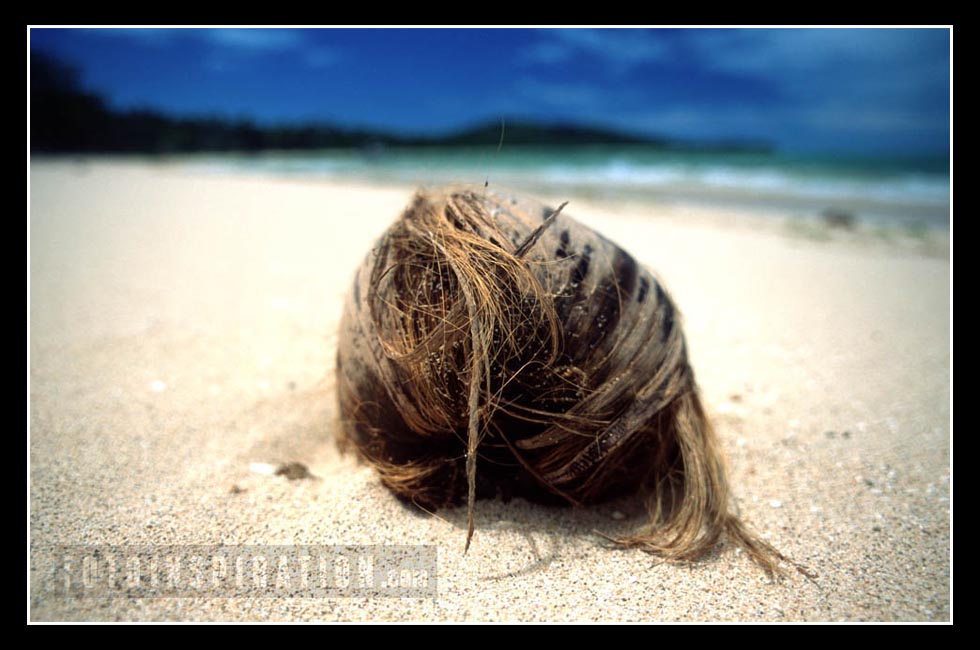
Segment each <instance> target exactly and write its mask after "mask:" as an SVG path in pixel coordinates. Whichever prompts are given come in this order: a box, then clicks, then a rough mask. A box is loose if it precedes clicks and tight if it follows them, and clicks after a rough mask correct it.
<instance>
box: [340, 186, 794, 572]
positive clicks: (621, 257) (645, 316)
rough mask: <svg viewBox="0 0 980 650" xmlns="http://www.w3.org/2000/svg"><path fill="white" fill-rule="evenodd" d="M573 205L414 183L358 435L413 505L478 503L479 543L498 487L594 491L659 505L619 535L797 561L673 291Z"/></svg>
mask: <svg viewBox="0 0 980 650" xmlns="http://www.w3.org/2000/svg"><path fill="white" fill-rule="evenodd" d="M563 207H564V205H562V206H561V207H560V208H558V209H552V208H549V207H546V206H544V205H541V204H539V203H536V202H534V201H531V200H528V199H524V198H520V197H516V196H511V195H506V194H500V193H496V192H493V191H489V190H475V191H471V190H466V189H443V190H438V191H431V192H430V191H419V192H418V193H417V194H416V195H415V197H414V199H413V200H412V202H411V204H410V205H409V206H408V208H407V209H406V210H405V212H404V213H403V214H402V215H401V216H400V217H399V218H398V219H397V220H396V221H395V223H394V224H392V226H391V227H390V228H389V229H388V230H387V231H386V232H385V233H384V235H383V236H382V237H381V239H380V240H379V241H378V242H377V244H376V245H375V247H374V248H373V249H372V250H371V252H370V253H369V254H368V256H367V258H366V259H365V260H364V263H363V264H362V265H361V267H360V269H359V270H358V271H357V275H356V277H355V280H354V284H353V287H352V289H351V291H350V293H349V294H348V297H347V302H346V306H345V309H344V315H343V319H342V322H341V326H340V339H339V349H338V358H337V375H338V392H339V400H340V412H341V420H342V427H341V429H342V430H341V433H340V440H339V442H340V445H341V448H342V449H349V448H351V447H353V448H354V449H356V451H357V453H358V454H359V455H360V456H361V457H362V458H363V459H364V460H366V461H367V462H368V463H369V464H370V465H372V466H373V467H374V468H375V469H376V470H377V471H378V473H379V474H380V476H381V481H382V482H383V483H384V485H386V486H387V487H388V488H389V489H391V490H392V491H393V492H394V493H395V494H397V495H398V496H399V497H402V498H403V499H405V500H408V501H411V502H413V503H416V504H418V505H420V506H422V507H424V508H427V509H436V508H442V507H447V506H454V505H461V504H463V503H465V504H466V505H467V508H468V526H467V534H466V548H468V547H469V543H470V539H471V538H472V535H473V529H474V523H473V512H474V507H475V502H476V500H477V499H479V498H484V497H494V496H497V495H503V496H505V497H511V496H521V497H524V498H526V499H529V500H533V501H538V502H557V503H565V504H570V505H587V504H595V503H598V502H601V501H603V500H607V499H611V498H613V497H617V496H622V495H625V494H630V493H636V492H641V491H642V492H644V493H645V494H646V495H647V499H648V509H649V516H648V519H647V521H646V523H644V524H643V525H642V526H640V527H639V528H638V529H637V530H635V531H633V532H632V533H631V534H629V535H627V536H624V537H619V538H610V539H612V540H613V541H614V542H616V543H617V544H620V545H622V546H626V547H636V548H641V549H644V550H646V551H650V552H652V553H655V554H658V555H660V556H662V557H664V558H666V559H670V560H695V559H697V558H699V557H701V556H702V555H704V554H705V553H707V552H708V551H710V550H711V549H712V548H714V547H715V546H716V544H717V543H718V542H719V541H720V540H721V539H723V538H724V537H727V538H728V539H730V540H731V541H733V542H734V543H735V544H737V545H739V546H741V547H742V548H744V549H745V551H746V552H747V553H748V554H749V556H750V557H751V558H753V559H754V560H755V561H756V562H757V563H759V564H760V565H761V566H762V567H763V568H765V569H766V570H767V571H768V572H770V573H771V574H776V573H780V561H781V560H787V558H785V557H784V556H783V555H782V554H781V553H779V552H778V551H777V550H776V549H774V548H773V547H772V546H770V545H769V544H768V543H767V542H765V541H763V540H762V539H760V538H759V537H757V536H756V535H754V534H753V533H752V532H750V531H749V530H748V529H747V528H746V526H745V525H744V524H743V523H742V522H741V521H740V520H739V519H738V517H736V516H735V515H734V514H733V513H732V512H731V511H730V509H729V499H730V495H729V487H728V483H727V481H726V473H725V465H724V461H723V457H722V454H721V450H720V447H719V443H718V440H717V438H716V436H715V433H714V430H713V429H712V426H711V423H710V422H709V420H708V419H707V417H706V415H705V412H704V408H703V406H702V404H701V400H700V398H699V396H698V388H697V385H696V384H695V380H694V373H693V371H692V369H691V366H690V364H689V363H688V358H687V350H686V347H685V341H684V334H683V332H682V330H681V323H680V315H679V313H678V311H677V308H676V306H675V305H674V302H673V301H672V299H671V297H670V296H669V295H668V293H667V292H666V290H665V289H664V288H663V286H662V285H661V283H660V282H658V281H657V279H656V278H654V276H653V275H652V274H651V273H650V272H649V271H648V270H646V269H645V268H643V267H642V266H640V265H638V264H637V263H636V261H635V260H634V259H633V258H632V257H631V256H630V255H629V254H627V253H626V252H625V251H624V250H623V249H621V248H620V247H619V246H617V245H616V244H615V243H613V242H611V241H609V240H608V239H606V238H605V237H603V236H602V235H600V234H599V233H597V232H595V231H594V230H592V229H590V228H588V227H587V226H584V225H583V224H581V223H579V222H577V221H575V220H574V219H572V218H570V217H568V216H566V215H565V214H563V213H562V208H563ZM798 568H800V567H799V566H798Z"/></svg>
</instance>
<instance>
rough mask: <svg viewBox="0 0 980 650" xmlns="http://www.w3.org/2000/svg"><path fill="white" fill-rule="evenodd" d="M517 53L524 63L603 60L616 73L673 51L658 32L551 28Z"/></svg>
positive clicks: (665, 56)
mask: <svg viewBox="0 0 980 650" xmlns="http://www.w3.org/2000/svg"><path fill="white" fill-rule="evenodd" d="M541 34H542V35H543V37H544V38H543V39H542V40H540V41H538V42H536V43H534V44H532V45H531V46H529V47H528V48H527V49H526V50H524V51H523V52H521V53H520V54H519V55H518V60H519V61H520V62H522V63H537V64H544V65H551V64H559V63H565V62H567V61H570V60H573V59H574V58H576V57H582V58H588V59H592V60H597V61H601V62H602V63H604V64H607V65H609V66H611V67H612V68H613V69H614V71H616V72H625V71H628V70H629V69H631V68H633V67H635V66H637V65H641V64H647V63H655V62H660V61H664V60H665V59H666V58H667V57H668V56H669V55H670V51H669V48H668V47H667V44H666V43H664V42H663V41H662V40H661V39H659V38H658V37H657V33H656V31H650V30H640V29H549V30H543V31H542V32H541Z"/></svg>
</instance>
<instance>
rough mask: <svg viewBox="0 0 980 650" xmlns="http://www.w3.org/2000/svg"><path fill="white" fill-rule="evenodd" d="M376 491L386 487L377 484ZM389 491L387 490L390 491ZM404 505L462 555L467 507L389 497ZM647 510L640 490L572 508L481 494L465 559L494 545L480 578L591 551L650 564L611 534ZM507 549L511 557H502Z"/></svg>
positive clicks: (522, 572) (539, 567) (530, 570)
mask: <svg viewBox="0 0 980 650" xmlns="http://www.w3.org/2000/svg"><path fill="white" fill-rule="evenodd" d="M378 487H379V489H383V490H385V491H386V492H387V489H386V488H384V487H383V486H381V485H379V486H378ZM389 494H390V493H389ZM391 498H392V499H395V500H397V501H398V502H399V503H401V504H402V507H403V508H404V511H405V513H406V514H407V515H410V516H413V517H419V518H428V517H433V516H435V517H438V518H439V519H441V520H442V521H445V522H446V523H448V524H450V525H451V526H452V527H453V530H452V531H450V532H446V533H445V536H444V538H442V539H440V540H439V543H440V546H444V547H449V552H450V553H459V555H460V556H462V555H463V553H464V551H463V549H464V545H465V541H466V530H467V511H466V507H465V506H457V507H449V508H443V509H440V510H438V511H436V512H434V513H433V512H431V511H428V510H426V509H424V508H422V507H420V506H418V505H416V504H413V503H411V502H410V501H408V500H405V499H401V498H398V497H396V496H395V495H391ZM646 517H647V510H646V507H645V505H644V498H643V496H642V495H640V494H635V495H632V496H624V497H619V498H616V499H613V500H610V501H608V502H604V503H601V504H598V505H595V506H586V507H572V506H565V505H554V504H547V503H537V502H533V501H529V500H527V499H525V498H522V497H518V498H513V499H508V500H504V499H503V498H501V497H497V498H485V499H481V500H479V501H478V502H477V507H476V511H475V513H474V519H475V530H476V532H475V534H474V536H473V542H472V545H471V546H470V548H469V550H468V551H466V557H467V558H473V560H474V561H477V562H479V561H480V559H481V558H480V556H481V554H483V553H487V552H488V550H489V549H492V553H493V557H494V563H493V564H492V565H489V570H488V571H487V572H486V573H484V574H483V575H482V576H481V579H483V580H489V581H497V580H505V579H510V578H517V577H521V576H527V575H531V574H534V573H536V572H538V571H544V570H547V569H548V568H549V566H550V565H551V564H552V563H553V562H554V561H555V560H558V559H565V560H568V559H573V558H578V557H581V556H585V555H589V554H591V553H594V552H601V551H614V552H616V553H622V554H624V555H628V556H632V559H631V561H635V562H636V563H637V566H638V567H643V568H650V567H652V566H656V565H659V564H664V563H665V562H664V560H663V559H661V558H658V557H656V556H653V555H650V554H648V553H644V552H643V551H640V550H637V549H627V548H624V547H622V546H620V545H617V544H615V543H614V542H612V541H611V540H610V539H609V538H610V537H612V538H615V537H622V536H627V535H629V534H630V533H632V532H634V531H635V530H636V528H638V527H640V526H641V525H643V524H644V523H645V522H646ZM501 549H511V550H512V551H513V555H509V556H508V555H506V551H502V550H501ZM720 550H721V549H718V550H715V551H712V552H711V553H709V554H708V555H706V556H705V557H704V558H703V559H702V560H699V561H698V563H699V564H700V563H702V562H712V561H714V560H715V559H716V558H717V557H719V556H720V552H719V551H720Z"/></svg>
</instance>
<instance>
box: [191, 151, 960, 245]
mask: <svg viewBox="0 0 980 650" xmlns="http://www.w3.org/2000/svg"><path fill="white" fill-rule="evenodd" d="M188 162H192V164H193V165H195V166H197V167H199V168H200V169H201V170H202V171H209V172H217V173H228V172H233V173H257V174H263V175H268V174H272V175H282V176H293V177H306V178H309V177H313V178H323V179H338V180H358V181H369V182H379V183H392V182H395V183H407V184H418V185H432V184H437V183H470V184H477V185H480V186H482V185H483V184H484V183H485V182H489V183H490V184H491V185H492V186H497V187H509V188H514V189H519V190H527V191H532V192H540V193H546V194H547V195H549V196H563V197H564V196H567V197H568V198H569V199H574V198H576V197H589V198H593V199H600V200H609V201H616V200H627V201H643V202H651V203H694V204H703V205H710V206H716V207H731V208H744V209H751V210H754V211H757V212H762V213H771V214H773V215H778V216H783V217H793V216H799V217H808V216H817V215H819V214H820V213H821V212H823V211H824V210H827V209H836V210H843V211H847V212H850V213H852V214H854V215H855V216H856V217H857V218H858V219H859V220H862V221H882V220H884V221H900V222H905V223H915V224H918V225H922V226H928V227H934V228H944V227H945V228H948V227H949V222H950V217H951V213H950V190H951V188H950V175H949V159H948V158H946V157H940V158H924V157H920V158H911V157H905V158H903V157H871V156H867V157H861V156H848V157H840V156H828V155H812V154H810V155H807V154H789V153H738V152H735V153H732V152H725V153H718V152H711V151H703V152H702V151H693V152H692V151H671V150H664V149H657V148H651V147H645V146H625V147H624V146H604V145H592V146H577V147H574V148H569V147H561V148H547V147H521V146H507V145H506V143H505V145H504V146H503V147H502V148H501V149H500V150H497V149H496V147H485V148H476V147H474V148H453V149H437V148H431V149H381V148H378V149H367V150H349V151H336V150H334V151H319V152H302V153H263V154H257V155H251V156H244V155H208V156H201V157H195V158H194V159H193V161H188Z"/></svg>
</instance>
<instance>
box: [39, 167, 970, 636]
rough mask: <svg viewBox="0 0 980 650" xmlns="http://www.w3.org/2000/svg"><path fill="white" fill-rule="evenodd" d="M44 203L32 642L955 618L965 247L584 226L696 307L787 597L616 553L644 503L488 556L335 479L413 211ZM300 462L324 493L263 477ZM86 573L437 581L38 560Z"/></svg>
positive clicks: (726, 552)
mask: <svg viewBox="0 0 980 650" xmlns="http://www.w3.org/2000/svg"><path fill="white" fill-rule="evenodd" d="M30 180H31V188H30V201H31V203H30V341H29V353H30V404H29V409H30V430H29V436H30V447H29V451H30V458H29V471H30V485H29V487H30V498H29V510H30V513H29V527H30V529H29V532H30V542H31V545H32V546H31V548H32V551H31V558H32V566H31V573H30V575H31V578H32V587H33V589H32V592H31V593H30V595H29V603H30V605H29V610H30V611H29V616H30V620H33V621H63V620H111V621H114V620H120V621H144V620H164V621H212V620H231V621H292V620H303V621H364V620H376V621H409V620H411V621H718V620H721V621H949V620H950V618H951V601H950V586H951V579H950V567H951V556H950V454H951V431H950V380H951V375H950V292H949V288H950V261H949V258H948V240H947V241H945V242H943V241H940V242H939V245H938V246H937V245H935V242H933V244H931V245H928V246H925V245H922V246H920V245H918V244H916V243H915V242H911V243H909V242H906V243H905V244H903V243H902V242H900V241H897V240H893V239H892V238H886V237H862V236H851V235H840V236H838V235H836V234H834V233H832V232H831V233H829V234H828V233H827V232H823V231H820V232H819V233H818V234H819V236H803V235H801V234H800V232H798V230H799V229H796V230H794V231H792V232H790V231H788V230H787V229H785V228H783V227H777V226H772V225H770V227H754V226H750V225H745V224H746V223H748V222H750V221H752V220H751V219H749V218H736V216H734V215H732V214H727V213H725V212H724V211H718V210H715V211H714V212H711V213H709V212H707V211H705V210H702V209H695V208H690V207H684V206H669V205H664V206H659V207H656V208H655V209H653V208H650V207H645V208H644V207H642V206H620V207H617V208H609V207H608V206H606V207H603V206H599V205H595V204H591V203H589V202H587V201H573V202H572V203H571V204H569V206H568V207H567V208H566V211H567V212H568V213H569V214H570V215H572V216H574V217H576V218H578V219H580V220H582V221H584V222H586V223H587V224H589V225H591V226H593V227H595V228H598V229H600V230H601V231H602V232H604V233H605V234H606V235H607V236H609V237H611V238H613V239H615V240H618V241H619V242H620V243H622V244H623V245H624V246H625V247H626V248H627V249H628V250H630V251H631V252H632V253H633V254H634V256H635V257H637V258H638V259H639V260H640V261H641V262H643V263H646V264H648V265H650V266H651V267H652V268H654V269H655V270H656V272H657V273H658V275H659V276H660V277H661V278H662V279H663V281H664V282H665V284H666V285H667V287H668V288H669V289H670V290H671V291H672V293H673V295H674V297H675V299H676V300H677V302H678V304H679V306H680V309H681V310H682V312H683V314H684V318H685V326H686V332H687V337H688V343H689V348H690V352H691V360H692V365H693V367H694V368H695V371H696V373H697V378H698V381H699V384H700V386H701V388H702V391H703V394H704V397H705V400H706V403H707V405H708V408H709V410H710V413H711V415H712V417H713V419H714V420H715V422H716V424H717V428H718V430H719V435H720V437H721V439H722V442H723V446H724V448H725V451H726V454H727V457H728V460H729V463H730V469H731V482H732V485H733V488H734V492H735V495H736V497H737V507H738V510H739V511H740V513H741V515H742V516H743V517H744V518H745V519H746V520H747V521H748V522H750V523H751V524H752V525H753V526H754V527H755V528H757V529H758V530H759V531H760V532H762V533H763V534H764V535H765V536H766V537H768V538H769V539H770V541H772V542H773V544H774V545H775V546H777V547H778V548H779V549H781V550H782V551H783V552H785V553H786V554H788V555H790V556H791V557H793V558H794V559H796V560H798V561H800V562H803V563H804V564H806V565H807V566H809V567H810V568H811V569H812V570H813V571H814V572H815V573H816V574H817V575H818V577H817V578H815V579H814V580H807V579H806V578H804V577H803V576H801V575H798V574H795V573H794V574H792V575H790V576H789V577H788V578H786V579H784V580H782V581H780V582H777V583H772V582H770V580H769V579H768V578H767V577H766V576H765V574H764V573H763V572H762V571H761V570H759V569H758V568H757V567H756V566H754V565H753V564H751V562H749V561H748V560H747V558H746V557H745V556H744V555H743V554H740V553H738V552H737V551H736V549H734V548H732V547H727V548H722V549H720V550H719V551H718V552H717V553H715V554H714V555H713V556H712V557H710V558H708V559H707V560H705V561H702V562H698V563H696V564H693V565H672V564H662V563H657V562H656V561H655V559H654V558H653V557H652V556H649V555H646V554H644V553H642V552H639V551H623V550H619V549H614V548H610V546H609V544H608V543H607V542H605V541H604V540H603V538H602V537H600V536H599V535H597V534H595V533H594V532H593V531H594V530H600V531H603V532H607V533H611V534H613V533H616V532H623V531H626V530H629V528H630V526H633V525H636V524H637V523H638V521H639V519H637V516H638V515H639V514H640V513H641V508H640V505H639V504H637V503H636V502H635V500H628V499H627V500H623V501H620V502H616V503H612V504H606V505H602V506H596V507H592V508H588V509H583V510H570V509H561V508H547V507H543V506H537V505H532V504H529V503H527V502H525V501H523V500H519V499H518V500H515V501H512V502H510V503H503V502H500V501H481V502H480V503H479V507H478V508H477V514H476V535H475V537H474V538H473V544H472V547H471V548H470V550H469V552H468V553H467V554H466V555H464V554H463V543H464V539H465V514H464V513H463V512H462V511H447V512H440V513H437V515H435V516H433V515H430V514H427V513H425V512H422V511H420V510H418V509H416V508H413V507H411V506H406V505H403V504H402V503H400V502H399V501H397V500H396V499H395V498H394V497H392V496H391V495H390V494H389V493H388V492H387V491H386V490H385V489H384V488H383V487H382V486H381V485H380V483H379V481H378V478H377V477H376V475H375V474H374V473H373V472H372V471H371V470H370V469H368V468H365V467H363V466H359V465H358V464H357V462H356V461H355V460H353V459H352V458H349V457H343V456H341V455H340V454H339V453H338V452H337V451H336V449H335V447H334V445H333V442H332V435H333V431H334V429H335V420H334V418H335V417H336V405H335V394H334V388H333V378H332V375H333V363H334V358H335V346H336V329H337V325H338V319H339V317H340V308H341V301H342V300H343V296H344V293H345V291H346V289H347V287H348V284H349V282H350V280H351V278H352V274H353V271H354V269H355V268H356V266H357V265H358V263H359V262H360V260H361V258H362V256H363V255H364V254H365V253H366V251H367V250H368V249H369V248H370V246H371V245H372V243H373V240H374V239H375V238H376V237H377V236H378V235H379V234H380V233H381V232H382V231H383V230H384V229H385V227H386V226H387V225H388V224H389V223H390V221H391V220H392V219H394V218H395V216H396V215H397V214H398V213H399V212H400V210H401V209H402V208H403V207H404V205H405V204H406V203H407V201H408V199H409V197H410V195H411V192H412V190H413V188H411V187H375V186H370V185H356V184H336V183H327V182H322V181H321V182H314V181H308V180H307V181H302V180H283V179H272V178H264V177H258V176H252V177H244V176H222V175H218V174H205V173H202V172H201V171H200V170H191V169H189V168H186V167H181V166H180V165H161V164H153V163H138V162H129V163H119V162H111V161H81V162H71V161H57V160H56V161H35V162H34V163H33V164H32V167H31V178H30ZM545 198H553V197H545ZM811 234H812V233H811ZM943 236H944V237H948V233H945V234H943ZM940 239H942V238H940ZM290 461H295V462H301V463H303V464H305V465H306V466H307V467H308V468H309V471H310V472H311V473H312V474H313V475H314V477H315V478H307V479H298V480H289V479H287V478H286V477H284V476H276V475H274V474H273V475H269V474H268V473H264V472H263V471H262V470H263V467H262V466H261V465H255V464H256V463H260V464H261V463H264V464H269V465H271V466H272V467H275V466H277V464H279V463H283V462H290ZM79 544H87V545H93V544H102V545H154V546H159V545H191V544H194V545H214V544H227V545H246V544H252V545H324V544H343V545H430V546H436V547H438V569H437V572H438V576H437V580H436V582H434V583H431V584H434V585H436V590H435V593H434V594H432V596H434V597H418V598H395V597H379V596H377V595H375V596H371V597H346V596H343V597H319V598H317V597H305V598H296V597H287V598H259V597H235V598H229V597H203V598H142V597H122V596H119V597H111V598H110V597H99V598H93V597H89V598H83V597H68V596H65V595H63V594H59V593H58V592H57V591H56V590H51V589H48V588H47V587H45V585H46V584H47V582H46V580H47V578H46V577H45V576H47V575H48V573H47V572H48V571H49V569H50V567H48V566H46V565H45V563H46V562H47V561H48V560H47V559H46V556H45V555H44V554H43V553H42V549H44V548H49V547H50V545H79ZM307 595H308V594H307Z"/></svg>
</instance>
